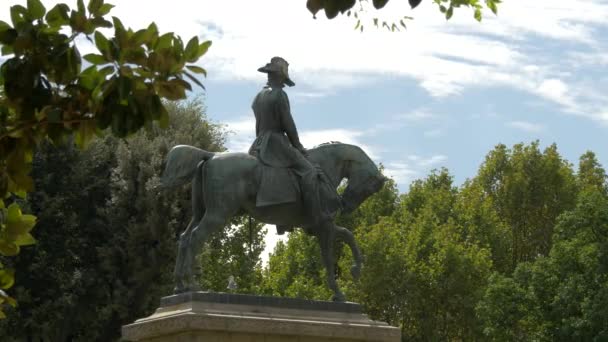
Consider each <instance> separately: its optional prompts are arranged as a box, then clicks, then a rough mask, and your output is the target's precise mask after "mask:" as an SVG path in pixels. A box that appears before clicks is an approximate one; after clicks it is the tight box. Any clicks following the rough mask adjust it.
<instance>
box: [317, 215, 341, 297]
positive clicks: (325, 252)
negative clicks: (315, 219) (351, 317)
mask: <svg viewBox="0 0 608 342" xmlns="http://www.w3.org/2000/svg"><path fill="white" fill-rule="evenodd" d="M317 238H318V239H319V247H321V257H322V258H323V263H324V264H325V271H326V273H327V286H329V288H330V289H331V290H332V291H333V292H334V295H333V297H332V300H333V301H335V302H343V301H344V299H345V298H344V294H343V293H342V292H341V291H340V289H339V288H338V283H337V282H336V272H335V268H334V267H335V266H334V247H333V246H334V238H335V230H334V224H333V222H325V223H322V226H320V227H319V228H318V229H317Z"/></svg>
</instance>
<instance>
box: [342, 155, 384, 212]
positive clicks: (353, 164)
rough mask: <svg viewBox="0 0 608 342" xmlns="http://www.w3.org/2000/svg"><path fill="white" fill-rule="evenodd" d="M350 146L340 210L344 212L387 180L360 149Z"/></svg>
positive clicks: (379, 187)
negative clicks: (346, 181) (350, 151)
mask: <svg viewBox="0 0 608 342" xmlns="http://www.w3.org/2000/svg"><path fill="white" fill-rule="evenodd" d="M352 147H353V149H352V150H353V153H351V154H350V158H349V161H348V167H347V170H346V177H347V179H348V185H347V186H346V189H345V190H344V193H343V194H342V211H343V212H345V213H350V212H352V211H353V210H355V209H357V207H359V205H361V203H363V201H365V200H366V199H367V198H368V197H369V196H371V195H373V194H374V193H376V192H378V191H379V190H380V189H382V186H383V185H384V182H386V180H387V178H386V177H384V176H383V175H382V173H380V170H378V167H376V165H375V164H374V162H373V161H372V160H371V159H370V158H369V157H368V156H367V154H365V152H363V150H362V149H360V148H359V147H356V146H352Z"/></svg>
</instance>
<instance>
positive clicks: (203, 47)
mask: <svg viewBox="0 0 608 342" xmlns="http://www.w3.org/2000/svg"><path fill="white" fill-rule="evenodd" d="M211 44H212V42H211V41H210V40H207V41H205V42H203V43H201V45H199V46H198V54H197V55H196V58H197V59H199V58H201V57H202V56H203V55H204V54H206V53H207V50H209V47H210V46H211Z"/></svg>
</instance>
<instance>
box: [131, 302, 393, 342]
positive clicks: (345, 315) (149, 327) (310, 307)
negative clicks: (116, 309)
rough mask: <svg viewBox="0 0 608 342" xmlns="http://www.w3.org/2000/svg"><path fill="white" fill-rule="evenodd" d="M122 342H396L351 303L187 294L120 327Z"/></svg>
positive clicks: (382, 326) (390, 331)
mask: <svg viewBox="0 0 608 342" xmlns="http://www.w3.org/2000/svg"><path fill="white" fill-rule="evenodd" d="M122 336H123V339H124V340H126V341H146V342H152V341H154V342H169V341H171V342H174V341H175V342H178V341H179V342H190V341H192V342H194V341H201V342H202V341H205V342H216V341H217V342H220V341H221V342H241V341H243V342H245V341H246V342H271V341H272V342H275V341H294V342H295V341H297V342H313V341H315V342H326V341H327V342H328V341H332V342H347V341H382V342H400V341H401V332H400V330H399V329H398V328H395V327H391V326H389V325H388V324H386V323H383V322H377V321H372V320H370V319H369V318H368V317H367V316H366V315H364V314H363V313H362V311H361V306H360V305H358V304H355V303H334V302H324V301H311V300H304V299H295V298H280V297H260V296H250V295H237V294H226V293H209V292H190V293H184V294H180V295H175V296H169V297H165V298H162V299H161V305H160V307H159V308H158V309H157V310H156V312H155V313H154V314H153V315H152V316H150V317H146V318H142V319H140V320H137V321H136V322H135V323H133V324H129V325H126V326H124V327H123V328H122Z"/></svg>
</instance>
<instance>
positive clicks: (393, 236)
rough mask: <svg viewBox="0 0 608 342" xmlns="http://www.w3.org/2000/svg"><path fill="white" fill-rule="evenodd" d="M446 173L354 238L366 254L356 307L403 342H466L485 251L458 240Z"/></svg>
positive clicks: (414, 189) (419, 185)
mask: <svg viewBox="0 0 608 342" xmlns="http://www.w3.org/2000/svg"><path fill="white" fill-rule="evenodd" d="M456 197H457V189H456V188H454V187H453V185H452V177H451V176H450V175H449V174H448V173H447V170H441V171H439V172H433V173H431V175H429V177H428V178H426V179H424V180H419V181H415V182H414V183H413V184H412V185H411V186H410V191H409V192H408V193H407V194H406V195H402V196H401V200H400V206H399V208H398V209H397V210H396V211H395V213H394V215H393V216H392V217H386V218H384V219H382V220H380V222H379V223H377V224H376V225H374V226H372V227H369V228H368V229H360V228H359V229H360V230H358V231H357V239H358V241H360V243H361V248H362V250H363V254H364V255H365V272H364V273H363V276H362V279H361V283H360V284H359V289H358V291H359V293H360V296H361V297H360V300H361V302H362V303H364V305H365V306H366V308H367V311H368V313H370V315H371V316H372V317H375V318H378V319H382V320H386V321H388V322H391V323H392V324H395V325H399V326H401V328H402V334H403V336H404V338H405V339H407V340H453V339H456V340H472V339H475V338H476V336H478V329H477V325H476V324H477V322H476V320H475V311H474V308H475V305H476V303H477V300H478V299H479V298H480V295H481V290H482V289H483V288H484V285H485V282H486V279H487V277H488V275H489V272H490V269H491V260H490V257H489V252H488V250H487V249H485V248H481V247H479V246H478V245H476V244H472V243H467V242H466V241H464V240H463V239H462V233H461V231H462V228H461V227H460V226H459V225H458V223H457V220H456V217H457V212H456Z"/></svg>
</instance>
